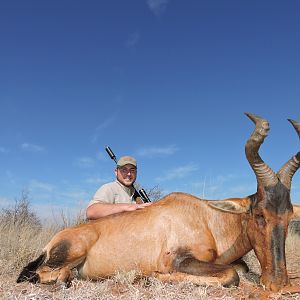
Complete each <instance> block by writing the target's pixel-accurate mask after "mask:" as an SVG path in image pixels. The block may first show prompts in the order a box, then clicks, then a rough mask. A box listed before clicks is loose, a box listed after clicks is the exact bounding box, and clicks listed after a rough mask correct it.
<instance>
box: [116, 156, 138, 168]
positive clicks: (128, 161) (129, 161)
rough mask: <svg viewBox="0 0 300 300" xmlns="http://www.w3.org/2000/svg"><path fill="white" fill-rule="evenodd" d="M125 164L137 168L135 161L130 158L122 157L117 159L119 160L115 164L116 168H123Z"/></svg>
mask: <svg viewBox="0 0 300 300" xmlns="http://www.w3.org/2000/svg"><path fill="white" fill-rule="evenodd" d="M127 164H130V165H133V166H135V167H137V164H136V160H135V159H134V158H133V157H131V156H122V157H120V158H119V160H118V162H117V166H118V167H123V166H125V165H127Z"/></svg>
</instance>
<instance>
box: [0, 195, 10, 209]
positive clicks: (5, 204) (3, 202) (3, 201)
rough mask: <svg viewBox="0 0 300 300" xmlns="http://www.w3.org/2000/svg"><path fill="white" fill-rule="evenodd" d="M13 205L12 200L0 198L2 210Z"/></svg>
mask: <svg viewBox="0 0 300 300" xmlns="http://www.w3.org/2000/svg"><path fill="white" fill-rule="evenodd" d="M12 203H13V202H12V200H10V199H8V198H6V197H0V209H1V208H5V207H8V206H9V205H11V204H12Z"/></svg>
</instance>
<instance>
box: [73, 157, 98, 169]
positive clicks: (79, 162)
mask: <svg viewBox="0 0 300 300" xmlns="http://www.w3.org/2000/svg"><path fill="white" fill-rule="evenodd" d="M94 164H95V160H94V159H93V158H91V157H79V158H77V159H76V161H75V165H76V166H77V167H80V168H91V167H93V166H94Z"/></svg>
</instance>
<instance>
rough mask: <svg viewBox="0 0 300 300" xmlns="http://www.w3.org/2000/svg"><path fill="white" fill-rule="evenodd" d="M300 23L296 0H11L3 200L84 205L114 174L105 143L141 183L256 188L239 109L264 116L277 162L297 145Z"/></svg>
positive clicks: (2, 65) (299, 188)
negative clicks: (129, 162)
mask: <svg viewBox="0 0 300 300" xmlns="http://www.w3.org/2000/svg"><path fill="white" fill-rule="evenodd" d="M299 29H300V3H299V1H247V2H246V1H232V0H228V1H199V0H188V1H179V0H128V1H122V0H118V1H117V0H109V1H104V0H103V1H77V0H72V1H70V0H69V1H66V0H60V1H57V0H54V1H2V2H1V4H0V41H1V47H0V85H1V88H0V103H1V109H0V136H1V139H0V204H1V206H2V207H3V206H7V205H10V204H12V203H13V202H14V199H15V198H18V197H19V196H20V194H21V192H22V190H27V191H28V192H29V196H30V199H31V203H32V205H33V207H34V209H36V210H37V211H38V213H39V214H40V215H41V216H46V215H49V214H50V212H53V211H55V210H61V209H63V210H67V211H69V212H74V211H77V210H78V209H80V208H84V207H85V205H86V204H87V203H88V201H89V199H90V198H91V197H92V195H93V194H94V192H95V191H96V190H97V188H98V187H99V186H100V185H101V184H102V183H104V182H107V181H110V180H112V179H113V178H114V173H113V170H114V163H113V161H112V160H110V158H109V157H108V156H107V154H106V152H105V150H104V148H105V146H107V145H109V146H110V147H111V148H112V149H113V150H114V152H115V154H116V155H117V156H121V155H125V154H126V155H127V154H129V155H133V156H135V157H136V158H137V160H138V164H139V172H138V182H139V183H140V184H141V185H142V186H143V187H144V188H146V189H149V188H152V187H154V186H159V188H160V189H161V190H162V191H163V193H164V194H166V193H169V192H172V191H184V192H189V193H192V194H195V195H197V196H200V197H206V198H210V199H221V198H227V197H241V196H246V195H249V194H251V193H254V192H255V191H256V180H255V176H254V174H253V173H252V170H251V169H250V167H249V164H248V162H247V160H246V158H245V154H244V145H245V142H246V141H247V139H248V137H249V136H250V134H251V132H252V130H253V128H254V125H253V123H252V122H251V121H250V120H249V119H248V118H247V117H246V116H245V115H244V112H252V113H255V114H258V115H261V116H263V117H265V118H266V119H268V120H269V122H270V127H271V130H270V133H269V137H268V138H267V139H266V141H265V143H264V144H263V145H262V148H261V152H260V154H261V156H262V158H263V159H264V160H265V162H266V163H267V164H269V166H270V167H272V168H273V169H274V170H275V171H277V170H278V169H279V168H280V167H281V166H282V164H284V163H285V162H286V161H287V160H288V159H289V158H290V157H291V156H293V155H294V154H296V153H297V151H298V150H299V138H298V137H297V135H296V133H295V131H294V129H293V128H292V126H291V125H290V124H289V123H288V122H287V118H292V119H296V120H300V111H299V107H300V106H299V99H300V55H299V53H300V35H299ZM298 173H299V172H298ZM292 200H293V202H295V203H300V175H299V174H296V175H295V176H294V179H293V184H292Z"/></svg>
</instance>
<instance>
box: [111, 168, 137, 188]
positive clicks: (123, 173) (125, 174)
mask: <svg viewBox="0 0 300 300" xmlns="http://www.w3.org/2000/svg"><path fill="white" fill-rule="evenodd" d="M136 171H137V170H136V167H135V166H133V165H130V164H127V165H125V166H123V167H118V168H117V169H116V170H115V174H116V177H117V179H118V180H119V181H120V182H121V183H122V184H123V185H125V186H127V187H130V186H132V184H133V183H134V182H135V180H136Z"/></svg>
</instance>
